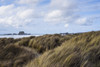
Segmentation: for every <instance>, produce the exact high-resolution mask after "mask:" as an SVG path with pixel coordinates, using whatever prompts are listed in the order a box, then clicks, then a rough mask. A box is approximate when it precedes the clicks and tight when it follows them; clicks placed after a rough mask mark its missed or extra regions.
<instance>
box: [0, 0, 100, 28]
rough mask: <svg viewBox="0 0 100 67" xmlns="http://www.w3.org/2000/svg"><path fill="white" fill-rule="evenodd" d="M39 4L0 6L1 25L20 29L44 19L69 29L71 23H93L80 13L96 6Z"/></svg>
mask: <svg viewBox="0 0 100 67" xmlns="http://www.w3.org/2000/svg"><path fill="white" fill-rule="evenodd" d="M92 1H93V0H92ZM39 2H40V0H16V1H15V2H14V3H13V4H9V5H5V6H3V5H2V6H0V24H3V25H6V26H13V27H20V26H25V25H27V24H28V23H34V22H35V21H34V20H36V21H37V22H39V19H42V21H43V22H52V23H59V24H60V23H64V24H66V25H65V27H68V24H69V23H76V24H80V25H84V24H88V23H92V22H93V19H92V18H89V17H87V16H82V15H80V13H81V12H82V11H83V10H84V11H85V8H87V9H88V8H90V7H91V8H93V7H94V5H93V6H89V5H88V6H87V5H83V4H82V5H81V4H80V1H79V0H51V2H50V3H49V4H46V5H44V6H43V5H40V6H39V5H38V6H37V4H38V3H39ZM82 2H83V1H82ZM82 2H81V3H82ZM87 2H88V1H87ZM89 2H90V0H89ZM30 5H31V6H30ZM79 6H82V7H81V8H80V7H79ZM97 6H100V5H99V4H98V5H97ZM88 10H89V9H88ZM86 11H87V10H86ZM37 24H38V23H37Z"/></svg>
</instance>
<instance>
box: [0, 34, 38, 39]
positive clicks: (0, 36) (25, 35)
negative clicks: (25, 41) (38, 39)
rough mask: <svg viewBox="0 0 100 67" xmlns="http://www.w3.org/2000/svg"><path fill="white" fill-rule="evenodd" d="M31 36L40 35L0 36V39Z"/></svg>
mask: <svg viewBox="0 0 100 67" xmlns="http://www.w3.org/2000/svg"><path fill="white" fill-rule="evenodd" d="M30 36H39V35H0V38H15V39H16V38H23V37H30Z"/></svg>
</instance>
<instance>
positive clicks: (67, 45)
mask: <svg viewBox="0 0 100 67" xmlns="http://www.w3.org/2000/svg"><path fill="white" fill-rule="evenodd" d="M26 67H100V31H98V32H88V33H83V34H80V35H78V36H77V37H73V38H72V39H70V40H69V41H66V42H64V43H63V44H62V45H61V46H59V47H57V48H55V49H52V50H49V51H47V52H45V53H44V54H43V55H41V56H40V57H38V58H36V59H35V60H33V61H31V63H28V64H27V66H26Z"/></svg>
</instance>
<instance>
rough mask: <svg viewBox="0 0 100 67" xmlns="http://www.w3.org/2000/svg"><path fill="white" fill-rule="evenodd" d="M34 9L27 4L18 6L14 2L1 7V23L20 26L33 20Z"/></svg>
mask: <svg viewBox="0 0 100 67" xmlns="http://www.w3.org/2000/svg"><path fill="white" fill-rule="evenodd" d="M33 15H34V9H32V8H29V7H27V6H24V7H20V6H18V7H16V6H15V5H14V4H11V5H5V6H1V7H0V24H3V25H4V26H13V27H16V28H18V27H20V26H25V25H27V23H30V22H32V20H33V18H34V17H35V16H33Z"/></svg>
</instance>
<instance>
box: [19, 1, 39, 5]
mask: <svg viewBox="0 0 100 67" xmlns="http://www.w3.org/2000/svg"><path fill="white" fill-rule="evenodd" d="M38 2H39V0H18V1H17V3H18V4H28V5H32V4H33V5H34V4H36V3H38Z"/></svg>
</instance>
